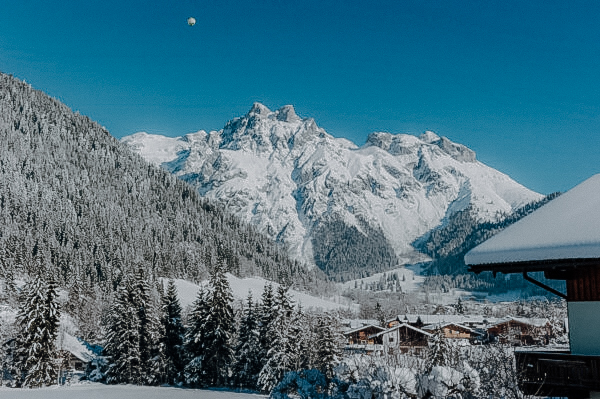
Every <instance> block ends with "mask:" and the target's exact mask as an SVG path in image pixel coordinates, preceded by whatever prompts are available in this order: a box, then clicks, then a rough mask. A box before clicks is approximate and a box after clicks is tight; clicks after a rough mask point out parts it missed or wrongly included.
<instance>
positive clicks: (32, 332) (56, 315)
mask: <svg viewBox="0 0 600 399" xmlns="http://www.w3.org/2000/svg"><path fill="white" fill-rule="evenodd" d="M57 296H58V294H57V292H56V283H55V282H53V281H50V282H45V281H44V280H43V279H42V278H41V277H39V276H38V277H35V278H34V279H33V280H31V281H29V282H28V283H27V285H26V286H25V290H24V295H23V296H22V298H21V302H20V306H19V313H18V315H17V324H18V327H19V328H20V331H21V332H20V334H19V337H18V339H17V357H20V358H21V359H22V360H21V361H20V362H19V363H18V369H20V370H21V375H22V376H23V377H24V379H23V385H24V386H27V387H41V386H47V385H53V384H56V383H57V377H58V376H57V371H56V365H55V363H54V359H55V358H56V347H55V345H56V337H57V334H58V324H59V319H60V311H59V307H58V302H57Z"/></svg>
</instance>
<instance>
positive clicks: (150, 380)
mask: <svg viewBox="0 0 600 399" xmlns="http://www.w3.org/2000/svg"><path fill="white" fill-rule="evenodd" d="M131 300H132V305H133V306H134V308H135V309H136V312H137V321H138V337H139V370H140V381H139V382H138V383H139V384H154V383H156V382H157V381H158V378H159V376H158V373H159V370H158V368H159V367H158V365H157V363H158V362H157V360H155V358H157V356H158V329H159V321H158V320H157V318H156V310H155V307H154V303H153V298H152V291H151V289H150V284H148V280H147V276H145V273H144V272H143V270H141V269H139V270H138V272H137V274H136V276H135V279H134V282H133V284H132V295H131Z"/></svg>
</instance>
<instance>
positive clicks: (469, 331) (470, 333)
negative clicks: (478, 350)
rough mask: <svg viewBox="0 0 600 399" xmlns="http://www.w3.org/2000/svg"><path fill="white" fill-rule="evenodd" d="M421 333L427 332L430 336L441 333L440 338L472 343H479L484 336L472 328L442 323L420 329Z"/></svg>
mask: <svg viewBox="0 0 600 399" xmlns="http://www.w3.org/2000/svg"><path fill="white" fill-rule="evenodd" d="M422 330H423V331H427V332H429V333H431V334H434V333H435V332H437V331H441V333H442V336H443V337H444V338H447V339H462V340H465V341H468V342H469V343H470V342H474V341H479V342H481V339H482V337H483V335H484V333H483V332H481V331H477V330H475V329H473V328H470V327H467V326H463V325H462V324H458V323H444V324H438V325H435V324H430V325H428V326H423V327H422Z"/></svg>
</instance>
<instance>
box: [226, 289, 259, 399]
mask: <svg viewBox="0 0 600 399" xmlns="http://www.w3.org/2000/svg"><path fill="white" fill-rule="evenodd" d="M256 309H257V306H256V304H255V303H254V302H253V301H252V292H249V293H248V298H247V300H246V307H245V308H244V309H243V317H242V320H241V322H240V327H239V333H238V340H237V345H236V347H235V362H234V365H233V376H234V384H235V386H237V387H243V388H250V389H255V388H256V381H257V379H258V374H259V373H260V370H261V368H262V365H261V362H260V342H259V334H258V319H257V311H256Z"/></svg>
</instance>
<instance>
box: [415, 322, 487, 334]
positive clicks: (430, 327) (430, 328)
mask: <svg viewBox="0 0 600 399" xmlns="http://www.w3.org/2000/svg"><path fill="white" fill-rule="evenodd" d="M448 326H454V327H458V328H462V329H463V330H466V331H468V332H470V333H473V334H478V335H481V333H480V332H479V331H475V330H474V329H472V328H471V327H467V326H464V325H462V324H459V323H443V324H429V325H427V326H423V327H421V329H423V330H425V331H435V330H437V329H440V328H444V327H448Z"/></svg>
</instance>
